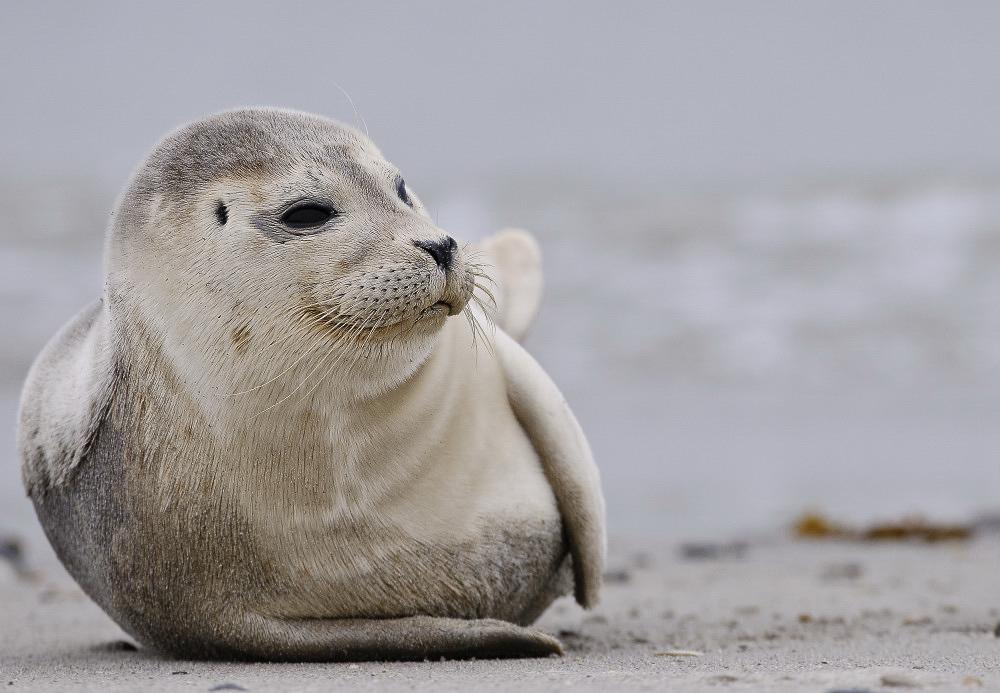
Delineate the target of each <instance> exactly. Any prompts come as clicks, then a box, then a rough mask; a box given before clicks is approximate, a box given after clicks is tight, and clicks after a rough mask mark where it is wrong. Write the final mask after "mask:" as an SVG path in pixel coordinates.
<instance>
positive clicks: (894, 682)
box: [882, 674, 920, 688]
mask: <svg viewBox="0 0 1000 693" xmlns="http://www.w3.org/2000/svg"><path fill="white" fill-rule="evenodd" d="M882 685H883V686H891V687H893V688H920V684H919V683H917V682H916V681H914V680H913V679H911V678H909V677H907V676H903V675H902V674H886V675H885V676H883V677H882Z"/></svg>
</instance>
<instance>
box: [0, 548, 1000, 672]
mask: <svg viewBox="0 0 1000 693" xmlns="http://www.w3.org/2000/svg"><path fill="white" fill-rule="evenodd" d="M24 549H25V551H24V554H25V557H24V559H23V561H22V562H20V563H19V562H16V561H15V562H12V561H10V560H5V561H3V562H0V613H3V618H2V623H3V625H2V628H0V672H2V681H0V684H2V685H3V686H4V687H5V689H6V690H102V691H119V690H121V691H133V690H185V691H189V690H196V691H197V690H201V691H225V690H230V691H240V690H245V691H270V690H304V691H310V690H317V691H318V690H330V689H331V688H336V690H344V691H346V690H379V691H464V690H515V689H516V690H539V691H556V690H595V691H596V690H678V691H681V690H683V691H702V690H705V691H708V690H712V691H715V690H719V689H720V687H722V688H727V687H728V688H732V689H733V690H767V691H843V690H855V691H877V690H898V689H900V688H913V689H917V688H919V689H921V690H958V689H962V690H971V689H976V688H979V689H983V690H1000V638H998V637H997V635H996V634H995V631H996V629H997V627H998V623H1000V590H998V589H997V566H998V565H1000V536H997V535H996V534H995V533H994V534H992V535H986V536H981V537H979V538H974V539H972V540H969V541H957V542H940V543H936V544H923V543H913V544H910V543H874V544H872V543H859V542H857V543H856V542H846V541H836V540H831V541H803V540H791V539H788V538H785V537H758V538H754V539H749V540H745V541H737V542H732V543H730V542H723V543H720V544H699V545H683V544H681V545H676V544H671V545H664V546H658V547H651V546H623V545H619V546H615V547H612V555H611V562H610V569H609V572H608V575H607V584H606V587H605V589H604V592H603V601H602V603H601V605H600V606H599V607H598V608H596V609H594V610H593V611H590V612H585V611H583V610H582V609H580V608H579V607H577V606H576V605H575V604H573V603H572V602H570V601H569V600H568V599H563V600H561V601H559V602H556V603H555V604H554V605H553V606H552V607H551V608H550V609H549V610H548V611H547V612H546V613H545V614H544V615H543V617H542V618H541V620H540V621H539V624H538V625H539V626H540V627H541V628H543V629H544V630H546V631H548V632H550V633H552V634H555V635H557V636H558V637H559V638H560V639H561V640H562V642H563V643H564V645H565V648H566V655H565V656H563V657H560V658H555V657H553V658H549V659H542V660H507V661H433V662H418V663H398V662H367V663H357V664H268V663H214V662H213V663H210V662H192V661H182V660H176V659H170V658H166V657H163V656H161V655H158V654H156V653H154V652H150V651H148V650H145V649H143V648H141V647H139V648H136V647H135V645H136V643H135V642H134V641H133V640H131V639H130V638H128V637H127V636H126V635H125V634H124V633H122V632H121V631H120V630H119V629H118V628H117V626H115V625H114V623H113V622H112V621H111V620H110V619H109V618H108V617H107V616H105V615H104V614H103V612H101V611H100V610H99V609H98V608H97V607H96V606H95V605H94V604H93V603H92V602H90V600H88V599H87V598H86V597H85V596H84V595H83V593H82V592H81V591H80V590H79V588H78V587H76V585H75V584H74V583H73V582H72V580H71V579H70V578H69V577H68V576H67V575H66V573H65V572H64V571H63V570H62V569H61V567H60V566H59V565H58V563H57V561H56V559H55V557H54V555H52V554H51V551H50V550H49V549H48V547H46V546H45V545H43V544H39V543H36V542H35V541H32V543H31V544H30V545H28V546H26V547H24Z"/></svg>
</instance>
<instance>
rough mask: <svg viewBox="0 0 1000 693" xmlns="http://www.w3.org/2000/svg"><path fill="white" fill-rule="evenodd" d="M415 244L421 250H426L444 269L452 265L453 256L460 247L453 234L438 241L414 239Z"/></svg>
mask: <svg viewBox="0 0 1000 693" xmlns="http://www.w3.org/2000/svg"><path fill="white" fill-rule="evenodd" d="M413 245H415V246H417V247H418V248H420V249H421V250H426V251H427V252H428V253H429V254H430V256H431V257H432V258H434V262H436V263H437V265H438V267H440V268H441V269H443V270H446V269H448V268H449V267H451V260H452V257H453V256H454V255H455V251H456V250H457V249H458V243H456V242H455V239H454V238H452V237H451V236H445V237H444V238H442V239H440V240H437V241H413Z"/></svg>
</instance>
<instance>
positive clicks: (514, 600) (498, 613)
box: [259, 519, 566, 620]
mask: <svg viewBox="0 0 1000 693" xmlns="http://www.w3.org/2000/svg"><path fill="white" fill-rule="evenodd" d="M387 539H388V537H386V536H385V535H383V536H379V537H372V538H371V540H370V542H369V543H368V548H369V550H368V551H365V548H364V547H361V546H359V547H352V548H351V549H350V550H351V553H352V554H353V560H351V561H350V562H347V561H345V560H344V553H345V552H344V548H345V547H341V548H340V550H339V551H337V552H332V553H328V554H326V557H325V562H324V560H323V557H321V556H315V555H314V557H313V558H312V560H309V561H308V562H305V561H303V556H301V555H299V556H298V557H297V560H296V561H295V562H294V563H292V562H288V563H286V565H285V566H284V568H285V570H283V571H280V572H281V573H283V575H281V576H280V577H279V579H278V580H276V581H275V582H274V583H273V584H272V589H271V590H267V591H266V592H264V593H262V594H261V597H263V600H262V603H260V604H259V610H260V611H261V613H265V614H267V615H272V616H276V617H281V618H392V617H399V616H409V615H415V614H426V615H434V616H451V617H456V618H485V617H492V618H502V619H506V620H518V618H519V617H520V616H521V614H523V613H524V612H525V611H526V610H528V609H529V608H530V607H531V606H532V605H533V604H534V603H535V602H536V601H537V599H538V598H539V596H540V595H541V594H542V593H544V591H545V590H546V589H547V588H548V587H549V584H550V583H551V581H552V579H553V576H554V575H555V574H556V572H557V570H558V569H559V566H560V564H561V563H562V562H563V560H564V558H565V556H566V548H565V546H564V544H563V540H562V528H561V526H560V523H559V521H558V519H549V520H546V521H540V520H537V519H532V520H525V521H510V522H496V523H492V524H490V525H487V526H482V527H480V528H479V530H478V533H477V535H476V536H475V537H470V538H469V539H468V540H466V541H464V542H459V543H455V544H445V543H427V542H424V541H420V540H418V539H416V538H412V537H411V538H407V537H404V536H396V537H393V539H392V541H391V542H389V541H387ZM307 563H308V564H312V567H311V568H307V567H306V565H307ZM268 592H270V594H268Z"/></svg>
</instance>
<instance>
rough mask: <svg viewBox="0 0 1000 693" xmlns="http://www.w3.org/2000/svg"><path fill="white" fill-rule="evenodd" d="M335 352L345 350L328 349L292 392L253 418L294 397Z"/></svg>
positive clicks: (342, 341)
mask: <svg viewBox="0 0 1000 693" xmlns="http://www.w3.org/2000/svg"><path fill="white" fill-rule="evenodd" d="M371 317H372V316H371V315H369V316H368V317H367V318H365V319H364V320H363V321H362V322H361V324H360V325H358V326H356V327H355V328H353V330H354V331H356V332H358V333H360V331H361V330H362V329H363V328H364V326H365V325H366V323H367V321H368V320H370V319H371ZM349 334H350V332H348V335H349ZM345 337H346V336H345ZM346 341H347V340H346V338H345V339H343V340H341V341H340V342H339V343H336V342H335V344H334V346H335V347H337V346H340V345H341V344H344V343H346ZM334 353H340V354H343V353H344V350H338V349H336V348H334V349H330V350H328V351H327V352H326V354H324V357H323V358H320V359H318V360H317V362H316V364H315V365H313V367H312V368H310V369H309V372H308V373H306V374H305V376H303V378H302V379H301V380H300V381H299V383H298V384H297V385H296V386H295V387H294V388H292V390H291V392H289V393H288V394H287V395H285V396H284V397H282V398H281V399H279V400H278V401H277V402H274V403H273V404H271V405H270V406H268V407H266V408H264V409H262V410H261V411H259V412H257V413H256V414H254V415H253V416H252V417H251V419H254V418H256V417H258V416H260V415H261V414H264V413H266V412H268V411H270V410H272V409H274V408H275V407H277V406H280V405H281V404H284V403H285V402H287V401H288V400H289V399H290V398H291V397H293V396H294V395H295V393H297V392H298V391H299V390H300V389H301V388H302V386H303V385H305V384H306V382H307V381H308V380H309V379H310V378H311V377H312V375H313V374H314V373H315V372H316V371H317V369H319V368H320V367H321V366H322V365H323V364H324V360H325V359H326V358H329V356H330V354H334ZM334 360H335V361H336V357H335V358H334ZM329 373H330V371H327V374H326V375H327V376H328V375H329ZM325 377H326V376H324V379H325ZM300 401H301V400H300Z"/></svg>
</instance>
